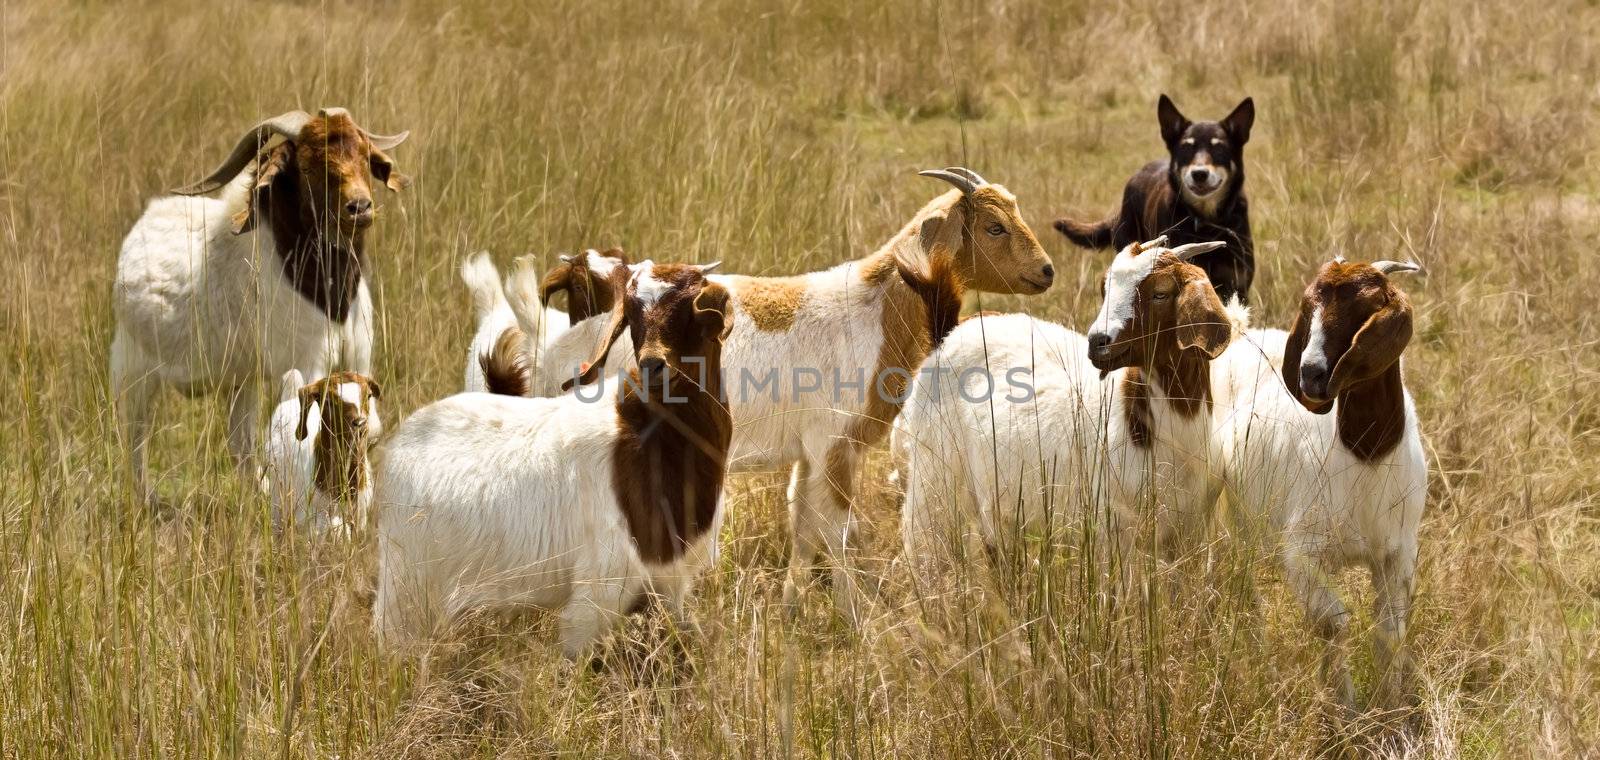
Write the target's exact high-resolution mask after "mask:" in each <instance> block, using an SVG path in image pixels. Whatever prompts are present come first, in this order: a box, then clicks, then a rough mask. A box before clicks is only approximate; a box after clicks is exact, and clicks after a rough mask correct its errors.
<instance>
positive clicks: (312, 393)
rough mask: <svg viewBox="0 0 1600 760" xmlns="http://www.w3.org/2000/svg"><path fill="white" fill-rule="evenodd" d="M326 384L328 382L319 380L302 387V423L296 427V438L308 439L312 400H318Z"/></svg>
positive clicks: (300, 439) (299, 439)
mask: <svg viewBox="0 0 1600 760" xmlns="http://www.w3.org/2000/svg"><path fill="white" fill-rule="evenodd" d="M325 385H326V383H324V382H323V381H321V380H318V381H317V382H314V383H312V384H310V385H307V386H306V387H304V388H301V389H300V425H299V426H298V427H296V428H295V429H294V439H295V440H297V441H303V440H305V439H306V416H307V415H309V414H311V402H313V401H316V400H317V398H318V397H319V396H321V395H322V389H323V387H324V386H325Z"/></svg>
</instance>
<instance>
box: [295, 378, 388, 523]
mask: <svg viewBox="0 0 1600 760" xmlns="http://www.w3.org/2000/svg"><path fill="white" fill-rule="evenodd" d="M382 397H383V391H382V389H381V388H380V387H379V386H378V383H377V382H376V381H374V380H372V379H371V378H369V377H367V376H365V375H360V374H356V373H354V372H335V373H333V374H332V375H329V376H328V377H325V378H322V379H320V380H317V381H315V382H312V383H309V384H307V383H306V382H305V380H304V378H302V377H301V375H300V371H299V370H293V369H291V370H289V371H288V372H285V373H283V381H282V392H281V395H280V401H279V403H278V408H277V409H275V410H273V413H272V421H271V423H270V424H269V425H268V428H267V429H268V433H267V450H266V464H267V476H268V478H269V479H270V483H269V487H270V491H271V494H272V507H273V509H272V522H273V525H274V526H275V527H278V528H282V527H283V526H284V525H285V524H286V523H288V521H290V520H293V521H294V522H295V523H296V524H298V525H300V526H304V527H310V528H312V529H313V530H316V531H325V530H337V529H340V528H344V527H346V526H353V528H354V529H355V530H362V529H365V528H366V526H367V524H368V523H367V511H368V508H369V507H370V506H371V503H372V483H371V480H372V467H371V465H370V464H369V463H368V461H367V448H368V446H370V445H371V443H372V441H373V440H375V439H376V438H377V437H378V436H379V435H381V434H382V433H383V422H382V420H381V419H379V417H378V401H379V399H381V398H382Z"/></svg>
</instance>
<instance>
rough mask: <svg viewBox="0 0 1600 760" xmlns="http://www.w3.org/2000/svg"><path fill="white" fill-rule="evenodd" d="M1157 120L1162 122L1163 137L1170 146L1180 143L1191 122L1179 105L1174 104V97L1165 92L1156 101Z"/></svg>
mask: <svg viewBox="0 0 1600 760" xmlns="http://www.w3.org/2000/svg"><path fill="white" fill-rule="evenodd" d="M1156 121H1159V122H1161V139H1162V141H1163V142H1165V143H1166V144H1167V145H1168V146H1169V147H1170V146H1173V145H1177V144H1178V140H1179V139H1181V138H1182V137H1183V132H1184V130H1186V129H1188V128H1189V124H1190V122H1189V119H1188V118H1186V117H1185V116H1184V115H1183V114H1182V113H1181V112H1179V111H1178V107H1177V106H1175V105H1173V104H1172V98H1169V97H1167V96H1166V94H1165V93H1163V94H1162V95H1161V99H1160V100H1158V101H1156Z"/></svg>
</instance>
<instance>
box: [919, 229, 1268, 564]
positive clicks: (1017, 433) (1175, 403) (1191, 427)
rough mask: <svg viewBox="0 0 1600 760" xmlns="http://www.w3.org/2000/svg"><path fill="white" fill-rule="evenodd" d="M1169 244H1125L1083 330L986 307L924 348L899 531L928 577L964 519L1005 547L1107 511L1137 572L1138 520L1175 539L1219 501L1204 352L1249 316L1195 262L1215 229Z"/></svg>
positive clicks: (992, 545) (1214, 349)
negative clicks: (1227, 302)
mask: <svg viewBox="0 0 1600 760" xmlns="http://www.w3.org/2000/svg"><path fill="white" fill-rule="evenodd" d="M1165 243H1166V240H1165V239H1164V238H1160V239H1157V240H1154V241H1150V242H1148V243H1144V244H1142V245H1141V244H1135V245H1131V246H1128V247H1127V248H1125V249H1123V251H1122V252H1121V253H1119V254H1118V255H1117V257H1116V259H1114V260H1113V262H1112V264H1111V267H1110V269H1109V271H1108V272H1107V273H1106V278H1105V282H1104V290H1105V300H1104V303H1103V305H1102V307H1101V310H1100V314H1099V316H1098V317H1097V318H1096V319H1095V322H1094V325H1093V327H1092V328H1091V329H1090V335H1089V337H1087V338H1085V337H1084V336H1082V335H1080V334H1078V333H1076V332H1073V331H1071V330H1069V329H1067V328H1065V327H1062V326H1061V325H1057V324H1053V323H1050V322H1042V321H1038V320H1035V319H1033V318H1031V317H1029V316H1027V315H1022V314H1010V315H1003V316H997V317H983V318H980V319H972V320H968V321H966V322H965V323H963V324H962V325H961V326H960V327H958V328H956V330H955V331H954V332H952V333H951V334H950V336H949V338H948V339H946V341H945V344H944V346H943V347H942V348H940V349H939V350H938V351H936V352H934V353H933V354H932V355H930V356H929V357H928V359H927V361H926V362H925V363H924V364H923V367H922V369H921V370H920V371H919V372H918V375H917V380H916V382H915V383H914V384H913V385H912V388H911V393H910V397H909V399H908V400H907V401H906V408H905V412H904V413H903V414H902V417H901V429H900V433H901V446H902V447H903V456H904V457H905V459H906V470H905V472H906V477H905V478H904V480H905V482H906V496H905V506H904V509H903V510H902V527H901V534H902V540H903V541H904V543H905V547H904V551H905V556H906V557H907V561H908V562H909V563H910V564H911V565H912V567H913V568H914V570H915V571H916V572H917V573H918V575H919V576H920V577H924V578H926V577H928V575H929V571H930V570H931V569H932V567H933V565H934V563H935V561H936V560H937V558H938V557H939V556H941V555H940V554H939V553H938V548H939V547H940V546H942V545H944V542H948V541H952V540H960V539H959V537H960V536H961V535H962V534H963V533H964V531H965V526H966V525H968V524H974V523H975V524H976V526H977V530H978V537H979V538H981V540H982V541H983V543H984V544H985V545H986V546H987V547H988V548H989V549H990V550H991V553H999V554H1001V555H1002V556H1003V555H1005V554H1006V553H1008V552H1009V551H1010V548H1009V545H1010V544H1011V543H1012V542H1013V541H1014V540H1015V539H1016V537H1018V536H1020V535H1022V533H1023V532H1025V531H1028V530H1033V529H1038V528H1041V527H1045V526H1048V525H1051V524H1058V523H1059V521H1058V519H1057V518H1059V517H1062V516H1065V515H1070V514H1073V513H1077V514H1080V515H1084V516H1088V517H1099V516H1100V514H1101V513H1102V512H1106V513H1109V517H1110V524H1111V527H1112V528H1114V529H1115V531H1116V535H1117V537H1118V542H1119V544H1120V546H1121V547H1122V549H1123V552H1124V554H1123V556H1124V560H1123V565H1122V567H1123V568H1124V577H1123V583H1124V584H1126V583H1127V582H1128V581H1129V578H1128V577H1127V573H1128V569H1129V568H1131V566H1132V565H1131V562H1130V561H1129V560H1131V555H1129V554H1128V552H1130V551H1131V549H1132V546H1133V541H1134V539H1135V538H1136V537H1137V536H1138V535H1141V534H1143V533H1144V532H1145V531H1143V530H1142V529H1141V521H1142V520H1143V519H1146V518H1147V517H1148V518H1149V519H1153V520H1154V521H1155V525H1154V526H1153V528H1154V530H1153V531H1152V532H1153V533H1154V534H1155V535H1156V537H1157V540H1158V541H1161V542H1167V541H1170V540H1171V538H1172V537H1173V536H1174V535H1175V534H1178V533H1180V532H1182V531H1184V529H1185V528H1188V527H1191V526H1192V525H1193V524H1194V523H1196V521H1197V520H1199V519H1200V518H1202V517H1203V516H1204V515H1205V514H1207V513H1208V509H1207V507H1208V505H1209V499H1212V498H1214V496H1215V493H1216V486H1215V484H1214V483H1213V481H1212V478H1211V474H1210V434H1211V415H1210V406H1211V384H1210V377H1209V365H1210V361H1211V359H1213V358H1215V357H1216V356H1218V355H1219V354H1221V353H1222V351H1223V350H1224V349H1225V348H1226V347H1227V346H1228V344H1229V341H1230V340H1231V338H1232V333H1233V331H1234V329H1235V327H1236V324H1237V322H1236V320H1239V319H1242V317H1238V316H1235V315H1230V314H1229V313H1228V312H1227V311H1226V310H1225V309H1224V307H1223V305H1222V303H1221V301H1220V300H1218V298H1217V296H1216V293H1215V291H1214V290H1213V289H1212V288H1211V284H1210V282H1209V281H1208V280H1207V279H1206V277H1205V272H1204V271H1203V270H1201V269H1200V268H1199V267H1197V266H1194V265H1193V264H1190V263H1188V261H1189V260H1190V259H1192V258H1193V257H1195V256H1198V255H1200V254H1203V253H1205V252H1206V251H1210V250H1214V249H1215V248H1217V247H1219V246H1220V245H1221V244H1220V243H1215V242H1211V243H1196V244H1189V245H1185V246H1180V247H1178V248H1175V249H1170V250H1169V249H1167V248H1166V247H1165ZM1002 377H1004V378H1005V380H1006V383H1007V385H1008V386H1009V389H1006V393H1005V394H1004V395H1003V396H1002V395H1000V394H999V392H998V391H999V390H1001V388H1000V386H999V382H1000V381H999V378H1002ZM1108 377H1109V380H1107V378H1108Z"/></svg>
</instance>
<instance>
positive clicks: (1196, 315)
mask: <svg viewBox="0 0 1600 760" xmlns="http://www.w3.org/2000/svg"><path fill="white" fill-rule="evenodd" d="M1176 334H1177V336H1178V348H1179V350H1185V351H1186V350H1188V349H1191V348H1198V349H1200V351H1201V352H1202V353H1204V354H1205V355H1206V358H1207V359H1215V358H1217V357H1218V356H1221V355H1222V352H1223V351H1225V350H1226V349H1227V348H1228V343H1229V342H1230V341H1232V340H1233V323H1231V322H1229V321H1228V312H1227V311H1225V310H1224V309H1223V308H1222V299H1220V298H1217V291H1216V290H1215V289H1213V288H1212V287H1211V282H1210V281H1209V280H1206V279H1203V278H1197V279H1193V280H1190V281H1189V282H1188V283H1187V284H1185V285H1184V286H1183V292H1182V293H1179V294H1178V328H1177V330H1176Z"/></svg>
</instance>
